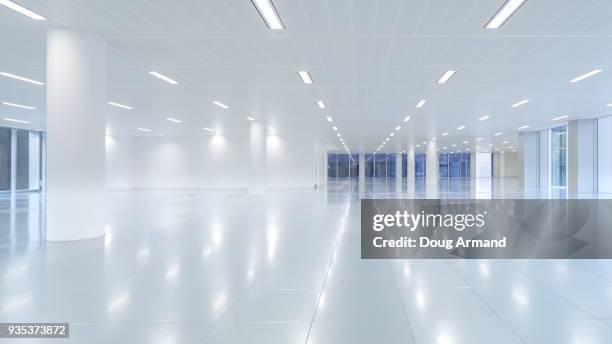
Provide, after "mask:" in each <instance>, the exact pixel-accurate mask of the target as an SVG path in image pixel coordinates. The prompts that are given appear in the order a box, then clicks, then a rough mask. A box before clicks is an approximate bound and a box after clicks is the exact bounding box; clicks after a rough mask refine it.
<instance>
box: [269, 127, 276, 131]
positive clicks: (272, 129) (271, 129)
mask: <svg viewBox="0 0 612 344" xmlns="http://www.w3.org/2000/svg"><path fill="white" fill-rule="evenodd" d="M268 129H269V130H270V131H276V129H274V128H272V127H268Z"/></svg>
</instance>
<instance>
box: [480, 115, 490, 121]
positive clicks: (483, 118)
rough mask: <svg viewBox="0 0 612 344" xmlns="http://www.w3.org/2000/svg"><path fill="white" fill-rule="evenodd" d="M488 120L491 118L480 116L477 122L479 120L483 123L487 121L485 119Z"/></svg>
mask: <svg viewBox="0 0 612 344" xmlns="http://www.w3.org/2000/svg"><path fill="white" fill-rule="evenodd" d="M489 118H491V116H489V115H486V116H482V117H480V118H479V119H478V120H479V121H485V120H487V119H489Z"/></svg>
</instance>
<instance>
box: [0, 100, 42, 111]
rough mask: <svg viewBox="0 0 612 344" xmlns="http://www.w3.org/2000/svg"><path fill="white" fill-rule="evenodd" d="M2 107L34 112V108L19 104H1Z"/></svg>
mask: <svg viewBox="0 0 612 344" xmlns="http://www.w3.org/2000/svg"><path fill="white" fill-rule="evenodd" d="M2 105H6V106H12V107H16V108H20V109H27V110H36V108H35V107H33V106H27V105H20V104H15V103H8V102H3V103H2Z"/></svg>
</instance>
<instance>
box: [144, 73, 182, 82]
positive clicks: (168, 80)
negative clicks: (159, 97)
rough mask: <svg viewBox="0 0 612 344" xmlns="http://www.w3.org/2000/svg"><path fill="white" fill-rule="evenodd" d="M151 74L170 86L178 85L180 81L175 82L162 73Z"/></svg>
mask: <svg viewBox="0 0 612 344" xmlns="http://www.w3.org/2000/svg"><path fill="white" fill-rule="evenodd" d="M149 74H151V75H153V76H154V77H156V78H159V79H162V80H164V81H165V82H167V83H169V84H172V85H178V81H176V80H173V79H171V78H169V77H167V76H165V75H163V74H161V73H160V72H149Z"/></svg>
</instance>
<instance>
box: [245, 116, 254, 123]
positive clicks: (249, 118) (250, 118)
mask: <svg viewBox="0 0 612 344" xmlns="http://www.w3.org/2000/svg"><path fill="white" fill-rule="evenodd" d="M246 119H248V120H249V121H251V122H252V121H254V120H255V118H253V117H250V116H247V118H246Z"/></svg>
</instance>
